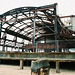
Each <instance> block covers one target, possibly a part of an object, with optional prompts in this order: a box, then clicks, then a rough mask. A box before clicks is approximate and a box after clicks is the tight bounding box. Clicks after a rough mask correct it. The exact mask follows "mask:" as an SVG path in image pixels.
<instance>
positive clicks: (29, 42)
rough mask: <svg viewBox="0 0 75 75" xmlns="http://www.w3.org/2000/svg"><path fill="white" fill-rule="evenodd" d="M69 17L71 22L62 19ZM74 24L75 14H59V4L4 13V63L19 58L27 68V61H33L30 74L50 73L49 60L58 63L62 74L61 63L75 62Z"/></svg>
mask: <svg viewBox="0 0 75 75" xmlns="http://www.w3.org/2000/svg"><path fill="white" fill-rule="evenodd" d="M65 18H70V19H71V21H68V22H66V23H65V22H63V21H62V19H65ZM65 24H67V25H65ZM74 24H75V15H70V16H59V15H58V14H57V3H54V4H51V5H45V6H40V7H20V8H16V9H12V10H9V11H7V12H5V13H3V14H2V15H0V63H2V61H3V60H7V61H8V60H15V62H16V61H17V60H18V61H19V62H20V69H23V63H24V61H31V64H32V65H31V74H30V75H50V74H49V73H46V72H49V69H50V64H49V62H55V63H56V65H55V67H56V73H60V66H59V65H60V63H61V62H75V25H74ZM38 62H39V63H38ZM41 65H42V66H41ZM41 68H42V69H43V72H40V71H41V70H40V69H41ZM25 75H28V74H25Z"/></svg>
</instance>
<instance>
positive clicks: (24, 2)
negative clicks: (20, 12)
mask: <svg viewBox="0 0 75 75" xmlns="http://www.w3.org/2000/svg"><path fill="white" fill-rule="evenodd" d="M53 3H58V13H59V15H75V0H1V1H0V14H2V13H4V12H6V11H9V10H11V9H14V8H18V7H24V6H43V5H49V4H53Z"/></svg>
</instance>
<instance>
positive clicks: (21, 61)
mask: <svg viewBox="0 0 75 75" xmlns="http://www.w3.org/2000/svg"><path fill="white" fill-rule="evenodd" d="M23 62H24V61H23V60H20V70H22V69H23Z"/></svg>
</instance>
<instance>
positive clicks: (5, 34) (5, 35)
mask: <svg viewBox="0 0 75 75" xmlns="http://www.w3.org/2000/svg"><path fill="white" fill-rule="evenodd" d="M6 37H7V33H4V37H3V40H4V43H3V49H2V51H3V52H4V51H5V41H6Z"/></svg>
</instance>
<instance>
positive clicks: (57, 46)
mask: <svg viewBox="0 0 75 75" xmlns="http://www.w3.org/2000/svg"><path fill="white" fill-rule="evenodd" d="M56 7H57V4H55V8H54V11H55V26H54V27H55V45H56V52H59V42H58V39H57V34H58V31H57V11H56V10H57V8H56Z"/></svg>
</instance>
